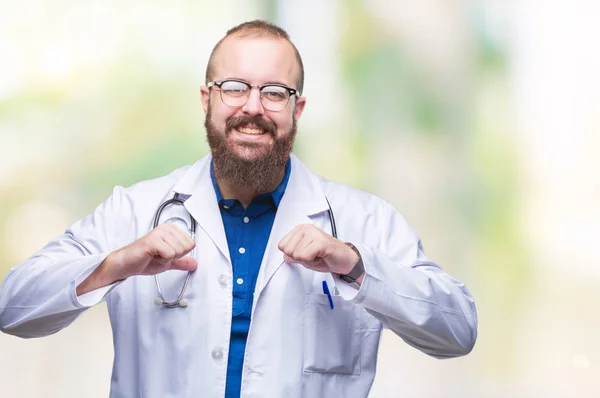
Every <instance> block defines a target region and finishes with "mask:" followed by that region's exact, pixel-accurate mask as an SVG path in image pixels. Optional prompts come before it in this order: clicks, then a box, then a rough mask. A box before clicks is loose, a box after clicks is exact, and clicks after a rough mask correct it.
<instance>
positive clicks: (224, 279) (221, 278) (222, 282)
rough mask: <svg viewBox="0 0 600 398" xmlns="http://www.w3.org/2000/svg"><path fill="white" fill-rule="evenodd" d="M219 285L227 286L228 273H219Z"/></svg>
mask: <svg viewBox="0 0 600 398" xmlns="http://www.w3.org/2000/svg"><path fill="white" fill-rule="evenodd" d="M219 285H221V287H226V286H227V275H225V274H221V275H219Z"/></svg>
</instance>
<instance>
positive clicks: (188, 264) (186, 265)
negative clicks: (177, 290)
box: [171, 256, 198, 271]
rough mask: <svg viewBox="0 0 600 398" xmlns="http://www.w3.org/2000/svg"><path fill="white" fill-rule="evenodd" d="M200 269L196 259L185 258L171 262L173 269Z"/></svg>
mask: <svg viewBox="0 0 600 398" xmlns="http://www.w3.org/2000/svg"><path fill="white" fill-rule="evenodd" d="M196 268H198V262H197V261H196V259H194V258H191V257H188V256H185V257H181V258H178V259H177V260H174V261H172V262H171V269H177V270H181V271H195V270H196Z"/></svg>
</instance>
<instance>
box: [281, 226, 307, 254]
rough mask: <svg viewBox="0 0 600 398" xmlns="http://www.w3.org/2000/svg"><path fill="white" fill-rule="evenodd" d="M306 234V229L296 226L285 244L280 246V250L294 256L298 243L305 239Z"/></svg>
mask: <svg viewBox="0 0 600 398" xmlns="http://www.w3.org/2000/svg"><path fill="white" fill-rule="evenodd" d="M304 236H305V229H304V228H301V227H296V229H295V231H294V233H293V234H292V235H290V236H289V237H288V239H287V241H286V242H285V244H283V245H281V246H282V247H281V248H280V250H281V251H282V252H283V253H284V254H287V255H288V256H290V257H294V250H296V247H297V246H298V244H299V243H300V242H301V241H302V239H304Z"/></svg>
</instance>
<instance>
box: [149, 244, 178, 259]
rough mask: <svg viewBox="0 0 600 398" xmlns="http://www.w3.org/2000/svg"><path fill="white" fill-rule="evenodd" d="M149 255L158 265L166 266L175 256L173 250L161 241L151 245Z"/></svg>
mask: <svg viewBox="0 0 600 398" xmlns="http://www.w3.org/2000/svg"><path fill="white" fill-rule="evenodd" d="M150 254H151V255H153V256H154V259H155V260H156V261H157V262H158V263H160V264H167V263H168V262H169V261H171V260H173V259H174V258H175V256H176V255H177V253H176V251H175V249H173V247H171V245H169V244H168V243H167V242H165V241H164V240H162V239H157V240H156V241H154V242H152V243H151V247H150Z"/></svg>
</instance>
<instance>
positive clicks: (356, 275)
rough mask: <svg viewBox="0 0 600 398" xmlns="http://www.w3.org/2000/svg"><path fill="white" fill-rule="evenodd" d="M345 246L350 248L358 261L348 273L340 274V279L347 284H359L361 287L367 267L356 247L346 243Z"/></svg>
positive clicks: (354, 262)
mask: <svg viewBox="0 0 600 398" xmlns="http://www.w3.org/2000/svg"><path fill="white" fill-rule="evenodd" d="M344 244H346V245H347V246H348V247H350V248H351V249H352V251H353V252H354V253H355V254H356V260H355V261H353V262H352V263H351V264H352V265H351V267H349V270H348V272H347V273H345V274H340V278H341V279H342V280H343V281H344V282H346V283H358V284H359V285H360V283H361V282H362V280H363V279H364V276H365V267H364V264H363V261H362V257H361V255H360V252H359V251H358V249H357V248H356V246H354V245H353V244H352V243H350V242H344Z"/></svg>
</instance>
